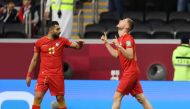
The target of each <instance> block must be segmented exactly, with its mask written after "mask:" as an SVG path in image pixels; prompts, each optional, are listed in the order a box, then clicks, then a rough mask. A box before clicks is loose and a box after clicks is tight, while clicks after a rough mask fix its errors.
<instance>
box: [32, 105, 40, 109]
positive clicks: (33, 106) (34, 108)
mask: <svg viewBox="0 0 190 109" xmlns="http://www.w3.org/2000/svg"><path fill="white" fill-rule="evenodd" d="M32 109H40V106H36V105H32Z"/></svg>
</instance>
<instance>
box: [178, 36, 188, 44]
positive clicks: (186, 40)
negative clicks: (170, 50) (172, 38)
mask: <svg viewBox="0 0 190 109" xmlns="http://www.w3.org/2000/svg"><path fill="white" fill-rule="evenodd" d="M180 39H181V44H189V36H183V37H181V38H180Z"/></svg>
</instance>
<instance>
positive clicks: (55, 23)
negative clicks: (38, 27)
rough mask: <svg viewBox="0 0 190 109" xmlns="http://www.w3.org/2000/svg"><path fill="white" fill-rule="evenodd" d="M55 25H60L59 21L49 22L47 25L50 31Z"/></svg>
mask: <svg viewBox="0 0 190 109" xmlns="http://www.w3.org/2000/svg"><path fill="white" fill-rule="evenodd" d="M55 25H59V23H58V22H57V21H49V22H48V24H47V27H48V30H49V29H50V28H51V27H53V26H55Z"/></svg>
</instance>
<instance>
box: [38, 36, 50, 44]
mask: <svg viewBox="0 0 190 109" xmlns="http://www.w3.org/2000/svg"><path fill="white" fill-rule="evenodd" d="M46 39H47V38H46V37H45V36H43V37H41V38H39V39H37V40H36V42H35V43H36V44H40V43H42V42H44V41H45V40H46Z"/></svg>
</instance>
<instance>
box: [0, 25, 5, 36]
mask: <svg viewBox="0 0 190 109" xmlns="http://www.w3.org/2000/svg"><path fill="white" fill-rule="evenodd" d="M3 31H4V24H3V23H0V38H4V34H3Z"/></svg>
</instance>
